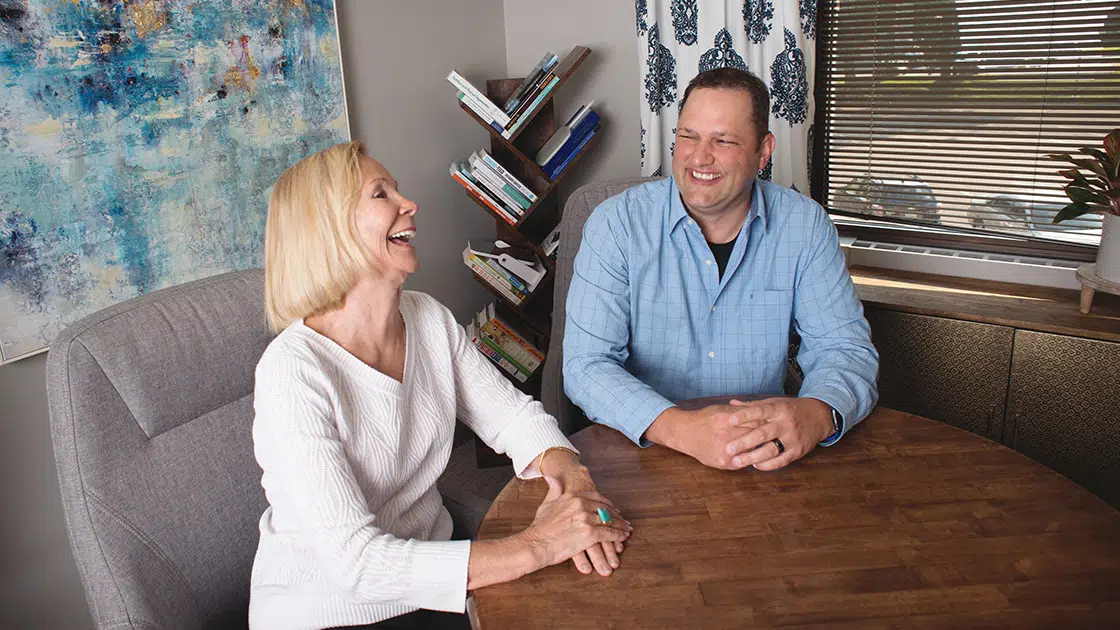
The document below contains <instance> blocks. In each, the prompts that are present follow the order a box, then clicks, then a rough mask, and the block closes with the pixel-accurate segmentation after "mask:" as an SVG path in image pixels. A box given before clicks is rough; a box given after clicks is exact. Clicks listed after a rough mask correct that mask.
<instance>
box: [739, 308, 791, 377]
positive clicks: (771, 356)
mask: <svg viewBox="0 0 1120 630" xmlns="http://www.w3.org/2000/svg"><path fill="white" fill-rule="evenodd" d="M743 297H744V298H745V299H744V300H743V301H742V303H741V304H740V305H739V306H738V308H737V309H736V310H737V311H738V312H736V313H734V314H730V313H729V315H731V316H732V317H733V318H734V321H729V322H727V323H728V324H729V325H730V326H733V327H735V328H736V329H737V330H736V333H737V335H736V336H737V337H738V338H739V339H741V340H742V341H743V343H742V345H741V346H740V352H744V353H745V354H747V355H749V356H750V357H751V358H752V360H754V361H757V360H762V361H763V362H764V363H770V362H773V361H775V360H781V359H783V358H784V357H785V354H786V348H787V346H788V345H789V331H790V321H791V318H792V314H793V291H792V290H770V291H759V290H755V291H750V292H748V293H745V294H744V295H743Z"/></svg>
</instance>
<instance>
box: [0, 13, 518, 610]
mask: <svg viewBox="0 0 1120 630" xmlns="http://www.w3.org/2000/svg"><path fill="white" fill-rule="evenodd" d="M338 15H339V23H340V40H341V44H342V55H343V65H344V68H345V73H346V89H347V100H348V102H349V108H350V120H351V131H352V135H353V137H354V138H355V139H357V140H362V141H364V142H365V143H366V144H367V146H368V147H369V149H370V152H371V153H372V154H373V155H374V156H375V157H377V158H378V159H380V160H381V161H382V162H384V163H385V165H386V166H387V167H388V168H389V170H390V172H392V173H393V175H394V177H396V178H397V179H398V180H399V181H400V182H401V186H402V188H403V189H404V190H405V191H406V192H407V193H408V194H409V195H411V196H412V198H413V199H414V200H416V201H417V203H418V204H419V205H420V212H419V214H418V215H417V227H418V231H419V239H418V240H417V244H416V246H417V250H418V253H419V255H420V262H421V269H420V272H419V273H417V274H416V275H415V276H414V277H413V279H412V280H410V284H409V287H410V288H413V289H417V290H422V291H427V292H429V293H432V294H433V295H435V296H436V297H437V298H438V299H439V300H441V301H443V302H444V303H445V304H447V305H448V306H449V307H451V309H452V310H453V311H454V312H455V313H456V315H457V316H458V317H459V318H460V319H463V318H465V317H466V316H467V315H469V314H470V312H472V310H474V309H478V308H479V307H481V306H482V305H483V304H484V303H485V301H486V296H488V295H489V294H488V293H486V292H485V291H484V290H483V289H482V288H481V287H479V286H477V285H476V284H475V283H474V282H472V281H470V279H469V277H468V272H467V271H466V270H465V269H464V268H463V265H462V257H461V252H462V248H463V245H464V244H465V242H466V240H467V239H468V238H475V239H477V238H482V237H488V236H489V237H492V235H493V233H494V224H493V221H492V220H490V219H489V218H488V217H487V215H486V214H484V213H482V212H481V211H479V210H478V208H477V206H475V205H474V204H473V203H472V202H470V200H468V199H467V198H466V197H465V196H463V193H462V192H461V191H460V189H459V185H458V184H456V183H455V182H454V181H453V180H452V179H451V177H450V176H449V175H448V174H447V166H448V164H449V163H450V162H451V161H452V160H453V159H460V158H461V157H463V156H465V155H468V154H469V153H470V151H471V150H473V149H475V148H478V147H480V146H486V145H487V144H488V141H487V133H486V132H485V130H483V129H481V128H480V127H479V126H478V125H477V124H476V123H474V122H473V121H471V120H470V119H469V118H468V117H467V116H466V115H465V114H463V113H462V112H461V111H460V110H459V108H458V106H457V105H456V102H455V92H454V90H453V88H452V87H451V86H450V84H448V83H447V82H446V81H445V80H444V77H445V76H447V71H448V69H450V68H452V67H455V68H458V69H459V70H460V72H462V73H463V74H464V75H465V76H467V77H468V78H469V79H471V80H472V81H474V80H478V81H481V80H483V79H486V78H490V77H497V76H504V75H505V72H506V67H505V63H506V62H505V39H504V28H503V21H502V1H501V0H473V1H472V2H469V3H460V2H442V1H440V0H410V1H408V2H404V1H393V2H389V1H381V2H366V1H361V0H338ZM45 359H46V355H40V356H37V357H33V358H30V359H25V360H23V361H20V362H17V363H14V364H11V365H6V366H3V367H0V414H2V415H0V628H4V629H7V628H13V629H14V628H60V629H62V628H64V629H66V630H83V629H86V628H92V627H93V624H92V621H91V619H90V616H89V613H88V611H87V609H86V604H85V596H84V594H83V592H82V588H81V584H80V582H79V578H78V572H77V569H76V567H75V566H74V561H73V557H72V555H71V553H70V546H69V542H68V540H67V538H66V528H65V523H64V522H63V517H62V501H61V499H60V495H59V490H58V481H57V478H56V476H55V467H54V457H53V454H52V452H51V443H50V429H49V425H48V417H47V401H46V387H45V383H44V371H45V365H46V360H45Z"/></svg>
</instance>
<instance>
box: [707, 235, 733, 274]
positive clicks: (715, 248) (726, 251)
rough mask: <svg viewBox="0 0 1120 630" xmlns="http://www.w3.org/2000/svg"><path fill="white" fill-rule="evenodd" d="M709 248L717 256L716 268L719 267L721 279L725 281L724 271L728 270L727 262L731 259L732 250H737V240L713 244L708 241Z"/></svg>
mask: <svg viewBox="0 0 1120 630" xmlns="http://www.w3.org/2000/svg"><path fill="white" fill-rule="evenodd" d="M708 247H710V248H711V250H712V256H715V259H716V266H717V267H719V279H720V280H723V270H724V269H726V268H727V261H728V260H729V259H730V258H731V250H733V249H735V239H731V241H730V242H727V243H713V242H711V241H708Z"/></svg>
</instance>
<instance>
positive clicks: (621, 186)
mask: <svg viewBox="0 0 1120 630" xmlns="http://www.w3.org/2000/svg"><path fill="white" fill-rule="evenodd" d="M655 179H661V178H658V177H633V178H630V179H618V180H614V181H609V182H603V183H601V184H588V185H586V186H581V187H580V188H577V189H576V190H575V192H573V193H572V194H571V195H569V196H568V201H567V202H565V203H564V214H563V216H562V218H561V219H560V248H559V250H558V252H557V254H556V282H555V289H554V292H553V300H552V333H551V335H550V337H549V340H548V356H547V357H545V363H544V368H543V369H544V372H543V373H542V374H541V403H542V404H543V405H544V408H545V409H546V410H547V411H548V412H549V413H551V414H552V415H554V416H556V419H557V420H558V421H559V422H560V428H561V429H563V430H564V432H565V433H568V434H571V433H575V432H576V431H578V430H580V429H582V428H583V427H585V426H587V417H586V416H584V415H583V412H582V411H580V409H579V407H576V406H575V405H574V404H572V401H571V400H569V399H568V396H567V395H566V394H565V393H564V353H563V347H564V322H565V321H566V319H567V318H566V311H565V309H564V307H565V303H566V302H567V301H568V285H569V284H571V282H572V264H573V263H574V262H575V259H576V252H578V251H579V243H580V241H581V240H582V239H583V224H584V223H586V222H587V217H589V216H591V213H592V211H594V210H595V207H596V206H598V205H599V204H600V203H602V202H604V201H606V200H607V198H609V197H613V196H615V195H617V194H618V193H620V192H622V191H624V190H626V189H627V188H630V187H631V186H637V185H638V184H643V183H645V182H649V181H653V180H655Z"/></svg>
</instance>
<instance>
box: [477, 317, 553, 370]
mask: <svg viewBox="0 0 1120 630" xmlns="http://www.w3.org/2000/svg"><path fill="white" fill-rule="evenodd" d="M488 323H491V324H493V325H494V326H495V327H496V328H497V329H498V330H501V331H502V332H503V333H505V334H506V336H508V337H509V338H510V339H512V340H513V341H516V342H517V344H518V345H520V346H521V348H522V349H523V350H525V352H527V353H529V354H530V355H531V356H533V357H534V358H536V360H537V361H538V362H540V361H544V354H543V353H542V352H541V351H540V350H537V348H536V347H535V346H534V345H533V344H531V343H529V342H528V341H525V339H524V338H523V337H522V336H521V335H519V334H517V333H516V332H514V331H513V329H512V328H510V327H509V325H507V324H506V323H505V322H504V321H502V319H501V318H499V317H494V316H491V317H490V321H489V322H488Z"/></svg>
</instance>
